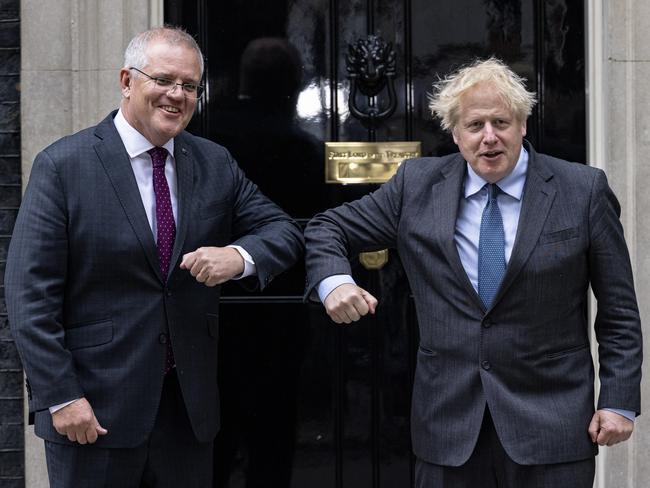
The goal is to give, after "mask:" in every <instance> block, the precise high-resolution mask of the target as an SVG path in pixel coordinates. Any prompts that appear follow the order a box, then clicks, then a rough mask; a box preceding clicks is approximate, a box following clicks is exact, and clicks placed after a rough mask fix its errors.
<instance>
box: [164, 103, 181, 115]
mask: <svg viewBox="0 0 650 488" xmlns="http://www.w3.org/2000/svg"><path fill="white" fill-rule="evenodd" d="M160 108H161V109H163V110H164V111H165V112H167V113H170V114H177V113H179V112H180V109H178V108H177V107H172V106H171V105H161V107H160Z"/></svg>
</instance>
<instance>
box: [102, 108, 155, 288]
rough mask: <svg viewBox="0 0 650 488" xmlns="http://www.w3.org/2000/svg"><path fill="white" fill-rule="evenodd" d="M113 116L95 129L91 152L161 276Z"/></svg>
mask: <svg viewBox="0 0 650 488" xmlns="http://www.w3.org/2000/svg"><path fill="white" fill-rule="evenodd" d="M114 116H115V112H113V113H111V114H110V115H109V116H108V117H107V118H106V119H104V120H103V121H102V122H101V123H100V124H99V125H98V126H97V128H96V129H95V135H96V136H97V137H98V138H99V139H100V141H99V142H97V143H96V144H95V146H94V147H95V152H96V153H97V157H98V158H99V161H100V162H101V164H102V166H103V167H104V171H106V174H107V175H108V178H109V179H110V181H111V184H112V185H113V189H114V190H115V194H116V195H117V198H118V199H119V201H120V204H121V205H122V208H123V209H124V213H125V214H126V217H127V219H128V220H129V223H130V224H131V227H132V228H133V231H134V232H135V235H136V236H137V238H138V240H139V241H140V245H141V246H142V249H143V250H144V253H145V256H146V257H147V261H149V264H150V265H151V267H152V269H153V271H154V273H156V276H158V278H159V279H160V280H162V275H161V273H160V265H159V263H158V254H157V252H156V243H155V241H154V239H153V234H152V232H151V226H150V225H149V221H148V220H147V214H146V213H145V211H144V207H143V205H142V197H141V196H140V190H138V184H137V182H136V181H135V175H134V174H133V168H132V167H131V161H130V159H129V155H128V154H127V152H126V149H125V148H124V144H123V143H122V140H121V139H120V136H119V134H118V133H117V129H115V125H114V124H113V117H114Z"/></svg>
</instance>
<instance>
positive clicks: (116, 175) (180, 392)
mask: <svg viewBox="0 0 650 488" xmlns="http://www.w3.org/2000/svg"><path fill="white" fill-rule="evenodd" d="M202 73H203V57H202V55H201V51H200V50H199V47H198V46H197V44H196V42H195V41H194V39H192V38H191V37H190V36H189V35H188V34H187V33H185V32H184V31H182V30H179V29H176V28H167V27H165V28H157V29H152V30H149V31H146V32H144V33H141V34H139V35H138V36H136V37H135V38H134V39H133V40H132V41H131V43H130V44H129V46H128V47H127V50H126V52H125V62H124V67H123V68H122V69H121V71H120V87H121V94H122V102H121V104H120V109H119V110H118V111H115V112H113V113H111V114H110V115H109V116H108V117H107V118H106V119H105V120H104V121H102V122H101V123H100V124H99V125H97V126H96V127H92V128H89V129H86V130H83V131H81V132H79V133H77V134H75V135H72V136H70V137H66V138H64V139H62V140H59V141H57V142H55V143H54V144H52V145H51V146H49V147H47V148H46V149H44V150H43V151H42V152H41V153H40V154H39V155H38V156H37V157H36V160H35V161H34V165H33V169H32V172H31V176H30V180H29V185H28V187H27V190H26V192H25V196H24V199H23V204H22V206H21V209H20V212H19V215H18V219H17V222H16V226H15V231H14V237H13V239H12V242H11V245H10V250H9V256H8V260H7V270H6V280H5V285H6V297H7V306H8V311H9V317H10V323H11V327H12V332H13V334H14V337H15V341H16V345H17V347H18V349H19V352H20V355H21V358H22V361H23V365H24V369H25V372H26V376H27V385H28V395H29V407H30V412H32V413H34V414H35V430H36V434H37V435H38V436H40V437H42V438H43V439H44V440H45V449H46V459H47V465H48V473H49V478H50V484H51V486H52V487H75V488H79V487H96V486H104V487H120V488H124V487H141V486H147V487H180V486H183V487H197V488H198V487H201V488H204V487H206V486H211V485H212V441H213V439H214V437H215V435H216V433H217V431H218V430H219V417H220V412H219V395H218V391H217V349H218V347H217V346H218V330H219V329H218V305H219V293H220V287H219V285H220V284H222V283H224V282H225V281H228V280H231V279H244V280H245V281H248V282H250V285H253V286H254V285H255V284H256V283H257V284H259V286H260V287H262V288H263V287H265V286H266V285H268V284H269V282H270V281H271V280H272V279H273V277H274V276H276V275H277V274H279V273H281V272H282V271H283V270H285V269H286V268H287V267H289V266H291V265H292V264H293V263H294V262H295V261H296V260H297V259H298V258H299V256H300V254H301V252H302V247H303V243H302V236H301V233H300V230H299V228H298V227H297V225H296V224H295V222H293V221H292V220H291V219H290V218H289V217H288V216H287V215H286V214H285V213H283V212H282V211H281V210H280V209H279V207H277V206H276V205H275V204H273V203H272V202H271V201H269V200H268V199H267V198H266V197H265V196H264V195H262V194H261V193H260V192H259V191H258V189H257V187H256V186H255V185H254V184H253V183H251V182H250V181H249V180H248V179H246V178H245V177H244V175H243V173H242V171H241V170H240V169H239V168H238V166H237V165H236V163H235V162H234V161H233V159H232V157H231V156H230V155H229V153H228V152H227V151H226V150H225V149H224V148H223V147H221V146H219V145H217V144H214V143H212V142H210V141H207V140H204V139H201V138H198V137H194V136H192V135H190V134H188V133H187V132H184V129H185V127H186V126H187V124H188V122H189V121H190V119H191V117H192V115H193V113H194V110H195V108H196V105H197V100H198V98H199V97H200V96H201V94H202V91H203V87H202V85H201V77H202Z"/></svg>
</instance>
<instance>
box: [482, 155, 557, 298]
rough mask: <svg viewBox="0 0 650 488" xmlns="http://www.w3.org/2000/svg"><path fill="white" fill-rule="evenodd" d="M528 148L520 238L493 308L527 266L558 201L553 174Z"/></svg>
mask: <svg viewBox="0 0 650 488" xmlns="http://www.w3.org/2000/svg"><path fill="white" fill-rule="evenodd" d="M525 145H526V150H527V151H528V154H529V163H528V174H527V175H526V185H525V186H524V195H523V202H522V205H521V212H520V214H519V224H518V225H517V236H516V238H515V244H514V246H513V249H512V255H511V256H510V261H509V262H508V267H507V268H506V274H505V276H504V277H503V282H502V283H501V287H500V288H499V292H498V293H497V296H496V297H495V299H494V302H493V303H494V304H496V303H497V302H498V301H499V300H500V299H501V297H503V296H504V295H505V293H506V292H507V290H508V288H509V287H510V286H511V285H512V283H513V282H514V280H515V278H516V277H517V275H518V274H519V272H520V271H521V269H522V268H523V267H524V265H525V264H526V261H527V260H528V258H529V257H530V254H531V252H532V251H533V249H534V248H535V245H536V244H537V241H538V239H539V235H540V234H541V232H542V228H543V227H544V222H546V218H547V216H548V212H549V210H550V208H551V204H552V203H553V200H554V199H555V192H556V191H555V188H554V187H553V185H551V183H550V180H551V178H552V177H553V173H552V172H551V171H550V170H549V169H548V168H547V167H546V166H545V165H544V163H543V161H542V160H540V158H539V156H537V154H536V153H535V150H534V149H533V147H532V146H531V145H530V144H528V143H525Z"/></svg>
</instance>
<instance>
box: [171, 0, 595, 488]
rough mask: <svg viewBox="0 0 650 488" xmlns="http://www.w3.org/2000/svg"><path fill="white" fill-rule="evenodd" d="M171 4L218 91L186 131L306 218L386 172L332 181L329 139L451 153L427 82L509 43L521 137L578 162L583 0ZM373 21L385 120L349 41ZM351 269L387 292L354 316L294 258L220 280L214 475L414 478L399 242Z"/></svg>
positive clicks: (331, 486) (267, 481) (243, 478)
mask: <svg viewBox="0 0 650 488" xmlns="http://www.w3.org/2000/svg"><path fill="white" fill-rule="evenodd" d="M165 20H166V21H167V22H169V23H172V24H177V25H183V26H185V27H186V28H187V29H188V31H189V32H191V33H192V34H195V35H196V37H197V39H198V41H199V44H200V45H201V48H202V49H203V52H204V54H205V56H206V80H205V81H206V83H207V86H208V89H207V93H206V95H205V96H204V99H203V100H202V102H201V104H200V106H199V112H198V114H197V116H195V118H194V120H193V122H192V124H191V126H190V130H191V131H192V132H194V133H195V134H199V135H202V136H205V137H208V138H211V139H213V140H215V141H216V142H219V143H221V144H223V145H224V146H226V147H227V148H228V149H229V150H230V151H231V152H232V153H233V155H234V156H235V158H236V159H237V160H238V162H239V164H240V165H241V166H242V168H243V169H244V170H245V171H246V173H247V174H248V176H249V177H250V178H251V179H252V180H253V181H254V182H255V183H257V184H258V185H259V186H260V188H261V189H262V190H263V191H264V192H265V193H266V194H267V195H268V196H269V197H271V198H272V199H273V200H274V201H276V202H277V203H278V204H279V205H281V206H282V207H283V208H284V209H285V210H286V211H287V212H289V213H290V214H291V215H292V216H293V217H294V218H296V219H297V220H298V221H299V222H300V223H301V224H303V225H304V224H305V223H306V222H307V220H308V219H309V218H310V217H311V216H313V215H314V213H316V212H318V211H320V210H324V209H326V208H328V207H332V206H336V205H339V204H341V203H343V202H345V201H349V200H353V199H356V198H358V197H359V196H361V195H363V194H365V193H368V192H370V191H372V190H373V189H375V188H377V185H368V184H362V185H337V184H326V183H325V182H324V180H325V162H324V143H325V142H326V141H368V140H371V139H376V140H377V141H411V140H413V141H421V142H422V154H423V155H442V154H446V153H449V152H453V151H455V150H456V148H455V146H454V144H453V142H452V140H451V138H450V137H449V136H448V135H446V134H444V133H443V132H442V131H441V129H440V127H439V125H438V123H437V122H436V121H434V120H433V118H432V117H431V115H430V113H429V110H428V108H427V105H428V99H427V93H428V92H429V91H430V89H431V84H432V82H433V81H435V79H436V78H437V77H438V76H444V74H445V73H447V72H449V70H451V69H453V68H456V67H458V66H459V65H461V64H465V63H467V62H469V61H471V60H472V59H473V58H475V57H477V56H479V57H487V56H490V55H496V56H498V57H500V58H502V59H504V60H505V61H506V62H507V63H509V64H510V65H511V66H512V67H513V68H514V69H515V71H517V72H518V73H519V74H521V75H522V76H524V77H525V78H527V80H528V84H529V87H530V88H531V89H533V90H535V91H536V92H537V94H538V98H539V104H538V107H537V108H536V110H535V112H534V113H533V116H532V117H531V118H530V120H529V121H528V139H529V140H530V141H531V142H532V143H533V145H534V146H535V147H536V149H537V150H538V151H541V152H546V153H550V154H552V155H554V156H558V157H561V158H565V159H569V160H573V161H580V162H584V160H585V153H586V148H585V90H584V87H585V81H584V76H585V73H584V59H585V56H584V4H583V2H567V1H566V0H553V1H540V0H535V1H521V0H482V1H477V0H455V1H453V2H451V1H442V0H440V1H432V0H363V1H360V0H345V1H344V0H245V1H243V0H230V1H227V2H226V1H217V0H213V1H210V2H208V1H207V0H184V1H183V0H166V1H165ZM369 34H376V35H378V36H380V37H381V38H382V39H383V40H384V41H386V42H387V43H390V44H391V45H392V48H393V49H394V51H395V56H396V77H395V88H396V92H395V93H396V102H397V107H396V110H395V112H394V113H393V114H392V115H391V116H390V118H388V119H387V120H385V121H383V122H382V123H381V124H380V125H379V126H378V127H377V129H376V131H372V130H369V129H368V127H367V125H364V124H363V123H361V121H360V120H358V118H356V117H355V116H354V115H353V114H352V112H351V110H350V107H349V105H348V95H349V93H350V82H349V80H348V77H347V74H348V73H347V71H346V55H347V53H348V45H349V44H354V43H355V42H356V41H357V40H359V39H365V38H366V37H367V36H368V35H369ZM364 103H365V105H364ZM376 103H377V104H379V105H380V104H382V103H385V100H383V99H382V98H381V96H380V97H379V98H378V99H377V100H376ZM361 104H362V106H363V107H365V108H366V109H367V108H368V102H367V101H365V102H364V101H363V100H362V103H361ZM423 225H427V223H426V222H423ZM353 270H354V271H353V274H354V278H355V279H356V280H357V282H358V283H359V284H360V285H361V286H363V287H364V288H367V289H369V290H370V291H371V292H373V293H374V294H375V296H377V297H378V298H379V300H380V307H379V309H378V312H377V314H376V315H375V316H373V317H371V318H365V319H363V320H361V321H360V322H359V323H357V324H355V325H352V326H344V327H342V326H336V325H335V324H333V323H332V322H330V321H329V319H328V318H327V316H326V315H325V314H324V312H323V310H322V306H321V305H320V304H318V303H303V301H302V293H303V284H304V274H303V268H302V266H296V267H295V268H294V269H293V270H291V271H290V272H288V273H287V274H286V275H285V276H282V277H279V278H278V279H276V280H275V281H274V283H272V285H271V286H270V287H269V288H268V289H267V290H265V292H264V293H248V292H246V291H244V290H243V289H242V288H240V287H239V286H237V285H236V284H230V285H228V286H227V287H225V289H224V298H223V305H222V308H221V335H220V371H219V375H220V383H221V393H222V404H223V410H222V411H223V418H222V425H223V427H222V431H221V433H220V434H219V436H218V438H217V440H216V443H215V447H216V452H215V461H216V474H215V487H224V488H225V487H228V488H239V487H242V488H243V487H247V488H252V487H265V488H273V487H278V488H283V487H295V488H321V487H322V488H335V487H336V488H338V487H349V488H366V487H368V488H370V487H374V488H376V487H389V488H393V487H394V488H402V487H408V486H411V485H412V480H413V458H412V455H411V451H410V440H409V408H410V391H411V383H412V378H413V368H414V352H415V350H416V348H417V342H418V336H417V323H416V320H415V313H414V304H413V302H412V299H411V296H410V292H409V286H408V281H407V279H406V277H405V275H404V272H403V269H402V267H401V264H400V260H399V256H398V255H397V253H396V252H395V251H394V250H389V256H388V262H387V264H386V265H385V266H384V267H383V268H382V269H380V270H372V269H370V270H369V269H366V268H365V267H364V266H362V265H361V264H360V263H359V260H358V259H357V257H356V256H355V257H353ZM432 442H435V439H432Z"/></svg>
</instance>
